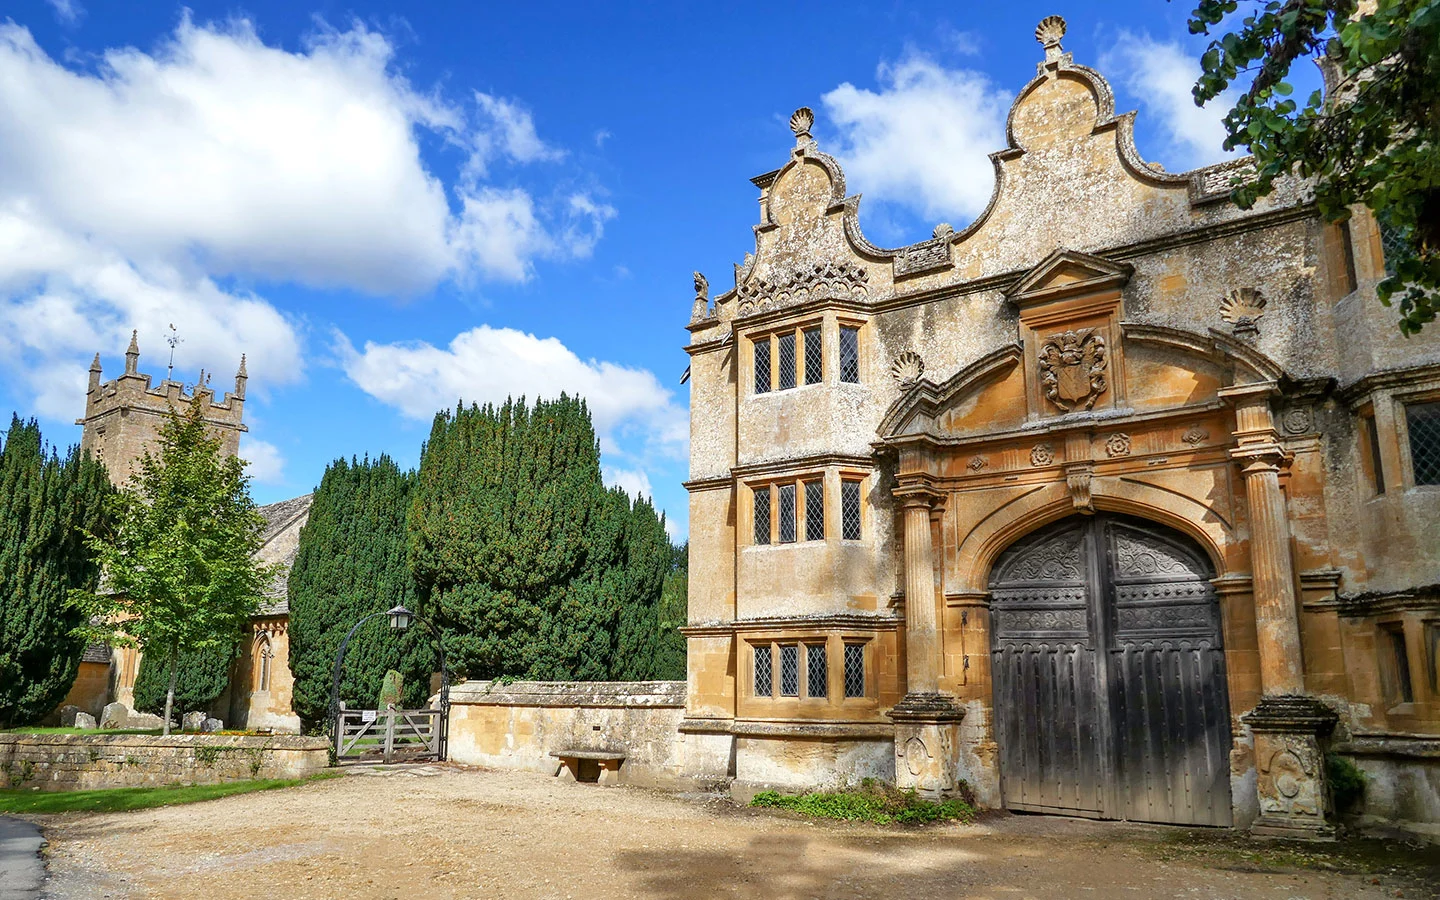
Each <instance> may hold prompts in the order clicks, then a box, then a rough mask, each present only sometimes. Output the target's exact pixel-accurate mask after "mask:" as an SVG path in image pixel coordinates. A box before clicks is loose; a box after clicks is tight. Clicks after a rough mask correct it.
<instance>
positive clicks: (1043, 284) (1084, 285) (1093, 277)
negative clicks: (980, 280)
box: [1005, 250, 1135, 310]
mask: <svg viewBox="0 0 1440 900" xmlns="http://www.w3.org/2000/svg"><path fill="white" fill-rule="evenodd" d="M1134 271H1135V267H1134V266H1132V265H1130V264H1128V263H1117V262H1111V261H1110V260H1108V259H1105V258H1104V257H1100V256H1092V255H1090V254H1089V253H1081V252H1079V251H1077V250H1056V251H1055V252H1053V253H1051V254H1050V255H1049V256H1047V257H1045V258H1044V259H1043V260H1041V261H1040V264H1039V265H1037V266H1035V268H1033V269H1031V270H1030V271H1029V272H1026V273H1025V274H1024V275H1023V276H1021V278H1020V280H1019V281H1016V282H1015V283H1014V284H1013V285H1011V286H1010V288H1009V289H1008V290H1007V291H1006V292H1005V295H1006V296H1007V297H1009V298H1010V301H1011V302H1012V303H1014V304H1015V305H1016V306H1019V307H1020V308H1021V309H1022V310H1023V309H1025V308H1027V307H1030V306H1034V305H1036V304H1039V303H1047V302H1049V301H1052V300H1060V299H1063V298H1066V297H1074V296H1077V295H1081V294H1093V293H1101V292H1105V291H1112V290H1119V289H1120V288H1121V287H1122V286H1124V284H1125V282H1127V281H1129V280H1130V275H1131V273H1133V272H1134Z"/></svg>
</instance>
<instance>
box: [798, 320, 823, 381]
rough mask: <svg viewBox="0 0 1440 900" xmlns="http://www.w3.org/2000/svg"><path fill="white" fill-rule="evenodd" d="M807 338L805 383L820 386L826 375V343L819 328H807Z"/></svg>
mask: <svg viewBox="0 0 1440 900" xmlns="http://www.w3.org/2000/svg"><path fill="white" fill-rule="evenodd" d="M803 334H804V336H805V383H806V384H819V383H820V381H821V379H822V378H823V377H824V373H825V341H824V339H823V338H821V337H820V329H819V328H807V329H805V331H804V332H803Z"/></svg>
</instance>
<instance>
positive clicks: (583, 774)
mask: <svg viewBox="0 0 1440 900" xmlns="http://www.w3.org/2000/svg"><path fill="white" fill-rule="evenodd" d="M550 755H551V756H553V757H555V758H556V759H557V760H558V761H559V762H558V764H557V765H556V767H555V774H556V775H557V776H559V777H560V778H561V779H562V780H564V781H594V782H598V783H600V784H619V783H620V764H621V763H623V762H624V761H625V754H624V753H623V752H621V751H619V750H551V751H550Z"/></svg>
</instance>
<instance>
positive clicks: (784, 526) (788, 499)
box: [780, 484, 795, 544]
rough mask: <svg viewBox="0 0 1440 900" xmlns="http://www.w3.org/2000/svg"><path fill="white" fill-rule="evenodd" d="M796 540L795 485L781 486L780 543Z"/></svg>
mask: <svg viewBox="0 0 1440 900" xmlns="http://www.w3.org/2000/svg"><path fill="white" fill-rule="evenodd" d="M794 540H795V485H794V484H782V485H780V543H782V544H789V543H792V542H793V541H794Z"/></svg>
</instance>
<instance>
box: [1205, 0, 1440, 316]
mask: <svg viewBox="0 0 1440 900" xmlns="http://www.w3.org/2000/svg"><path fill="white" fill-rule="evenodd" d="M1241 6H1242V4H1241V3H1240V2H1238V0H1200V3H1199V5H1198V6H1197V7H1196V9H1195V12H1194V13H1193V14H1192V16H1191V19H1190V31H1191V32H1192V33H1194V34H1207V35H1208V34H1212V33H1213V32H1222V31H1223V32H1224V33H1223V34H1220V36H1218V37H1216V38H1215V39H1214V40H1213V41H1212V42H1211V44H1210V46H1209V49H1208V50H1206V52H1205V54H1204V56H1203V57H1202V58H1201V69H1202V74H1201V76H1200V80H1199V81H1198V82H1197V83H1196V85H1195V88H1194V95H1195V102H1196V103H1197V104H1201V105H1203V104H1205V103H1207V102H1209V101H1211V100H1214V99H1215V98H1216V97H1218V96H1220V94H1221V93H1222V92H1224V91H1225V90H1226V89H1227V88H1229V87H1230V85H1231V84H1233V83H1235V82H1236V81H1244V80H1245V79H1247V78H1248V79H1250V81H1249V86H1248V88H1247V90H1246V91H1245V93H1244V94H1243V95H1241V96H1240V98H1239V99H1238V100H1237V101H1236V103H1235V105H1234V107H1233V108H1232V109H1231V110H1230V111H1229V112H1228V113H1226V115H1225V128H1226V130H1227V132H1228V134H1229V136H1228V137H1227V138H1226V141H1225V147H1226V149H1234V148H1237V147H1244V148H1245V149H1247V150H1248V151H1249V152H1250V153H1251V154H1252V155H1253V156H1254V158H1255V173H1254V177H1253V178H1249V179H1242V181H1241V183H1239V184H1237V185H1236V186H1235V188H1234V190H1233V192H1232V194H1231V196H1232V198H1233V199H1234V200H1235V202H1236V203H1237V204H1238V205H1240V206H1241V207H1242V208H1246V209H1248V208H1250V207H1251V206H1253V205H1254V204H1255V203H1256V202H1257V201H1258V200H1259V199H1260V198H1262V197H1264V196H1266V195H1268V194H1269V193H1271V191H1272V190H1273V189H1274V187H1275V182H1276V181H1277V180H1278V179H1281V178H1285V177H1298V178H1300V179H1304V180H1305V181H1306V182H1307V183H1308V184H1309V185H1310V189H1311V190H1312V191H1313V195H1314V202H1315V204H1316V207H1317V208H1318V209H1319V211H1320V213H1321V214H1322V215H1323V216H1324V217H1325V218H1326V219H1327V220H1329V221H1331V222H1340V221H1344V220H1345V219H1346V218H1348V217H1349V215H1350V211H1351V209H1352V207H1354V206H1356V205H1364V206H1366V207H1368V208H1369V209H1370V210H1371V211H1372V212H1373V213H1374V214H1375V218H1376V219H1377V220H1378V221H1379V223H1380V225H1381V227H1382V229H1383V230H1384V232H1385V234H1386V235H1387V237H1388V238H1389V240H1387V241H1386V245H1387V246H1386V270H1387V277H1386V278H1385V279H1384V280H1383V281H1381V282H1380V284H1379V285H1378V287H1377V291H1378V293H1379V296H1380V299H1381V301H1382V302H1384V303H1385V304H1387V305H1390V304H1397V305H1398V308H1399V312H1400V329H1401V331H1403V332H1404V333H1406V334H1413V333H1415V332H1417V331H1419V330H1420V329H1421V328H1422V327H1423V326H1424V325H1425V324H1426V323H1428V322H1431V321H1433V320H1434V319H1435V316H1436V313H1437V312H1440V140H1437V138H1440V0H1373V2H1364V3H1357V2H1356V0H1260V2H1250V3H1245V4H1244V7H1245V9H1246V12H1247V14H1246V15H1245V16H1244V18H1243V19H1240V20H1239V22H1238V23H1237V24H1238V27H1234V25H1232V23H1235V19H1233V18H1231V16H1232V14H1235V13H1237V12H1238V11H1239V10H1240V8H1241ZM1226 29H1230V30H1228V31H1227V30H1226ZM1317 57H1318V61H1319V62H1320V65H1321V68H1322V71H1323V72H1324V75H1325V81H1326V83H1327V87H1326V90H1325V91H1319V90H1317V91H1314V92H1313V93H1311V94H1310V95H1309V97H1308V98H1306V99H1305V100H1304V101H1303V103H1302V102H1297V101H1296V100H1295V99H1293V97H1292V95H1293V94H1294V88H1293V85H1292V84H1291V81H1292V70H1293V68H1294V66H1295V65H1296V64H1297V63H1302V64H1303V65H1307V66H1308V65H1309V64H1310V60H1312V59H1316V58H1317Z"/></svg>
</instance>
